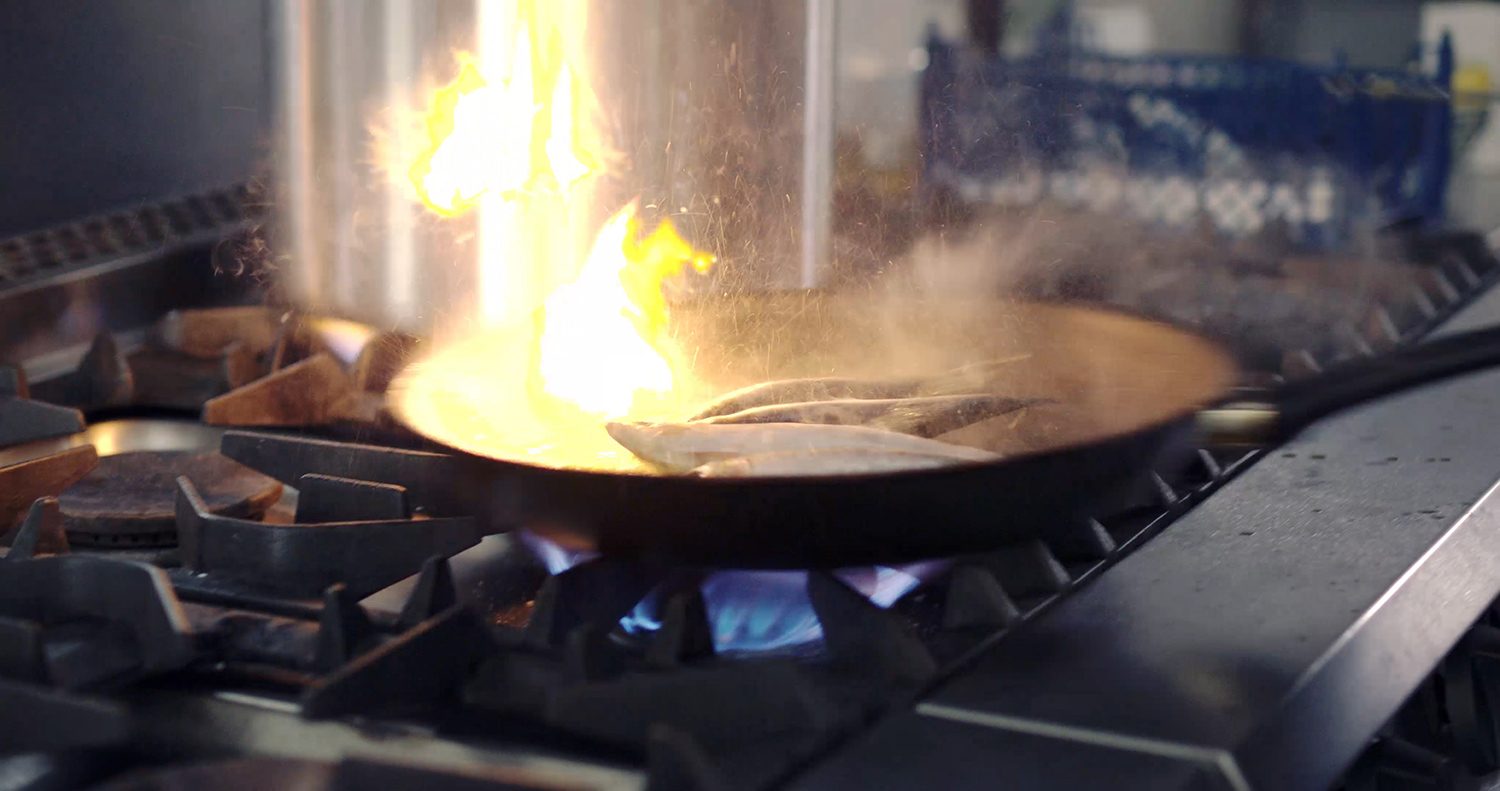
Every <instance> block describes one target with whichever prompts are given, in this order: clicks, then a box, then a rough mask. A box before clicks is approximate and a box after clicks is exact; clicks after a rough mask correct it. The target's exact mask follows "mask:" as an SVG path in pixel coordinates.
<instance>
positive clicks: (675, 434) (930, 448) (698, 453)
mask: <svg viewBox="0 0 1500 791" xmlns="http://www.w3.org/2000/svg"><path fill="white" fill-rule="evenodd" d="M605 430H607V431H608V432H609V435H610V436H611V437H613V438H614V440H615V441H616V442H618V443H620V444H621V445H622V446H624V447H625V449H627V450H629V451H630V452H631V453H634V454H635V455H636V456H638V457H640V458H641V459H644V460H646V461H648V462H652V463H654V464H658V465H661V466H662V467H665V468H667V469H669V470H675V471H678V472H685V471H687V470H691V469H693V468H694V467H699V466H702V465H704V464H707V463H709V462H713V461H720V460H723V459H730V458H734V457H737V456H755V455H761V454H767V453H786V452H793V453H795V452H809V451H820V450H821V451H827V450H836V449H851V448H874V449H885V450H888V451H906V452H909V453H918V454H925V455H930V456H948V457H951V458H956V459H961V460H966V461H994V460H996V459H999V458H1000V457H999V456H998V455H996V454H994V453H991V452H989V451H986V450H980V449H978V448H970V447H966V446H962V445H950V444H948V443H945V442H939V441H937V440H932V439H924V438H922V437H912V436H908V435H905V434H897V433H894V432H890V431H883V430H881V429H877V428H866V427H864V426H821V425H811V424H806V423H760V424H731V425H712V424H699V423H627V422H610V423H606V424H605Z"/></svg>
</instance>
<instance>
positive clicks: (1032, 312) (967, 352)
mask: <svg viewBox="0 0 1500 791" xmlns="http://www.w3.org/2000/svg"><path fill="white" fill-rule="evenodd" d="M670 332H671V334H672V336H673V343H672V346H673V347H674V350H673V356H674V357H675V358H676V359H675V362H676V364H677V365H676V368H677V370H678V371H679V374H680V381H679V383H678V388H677V392H676V393H675V394H674V396H673V398H672V399H671V400H669V401H666V402H663V403H661V404H660V405H657V406H655V407H653V408H652V409H651V410H650V411H649V413H647V414H635V415H632V417H633V418H639V419H663V420H666V419H670V418H671V417H672V416H673V415H680V414H683V413H686V412H689V411H691V410H692V409H694V408H696V406H697V405H699V404H701V403H703V402H704V401H706V400H709V399H711V398H713V397H715V396H717V395H719V394H722V393H725V392H728V391H730V390H734V389H737V388H740V387H744V386H747V385H752V384H756V383H759V382H764V381H770V380H775V379H790V378H803V377H817V376H842V377H855V378H869V379H880V378H891V377H904V376H918V375H936V374H941V373H945V372H949V371H952V370H953V369H956V368H959V367H961V366H965V365H971V364H976V363H985V362H992V361H996V360H1008V361H1010V362H1007V363H1006V364H1005V365H1003V366H1001V367H1000V368H999V370H998V373H995V372H994V369H993V368H991V371H992V374H991V375H990V376H989V377H988V378H987V381H986V383H985V384H986V386H985V388H984V389H985V390H986V391H988V392H992V393H994V394H997V395H1005V396H1012V397H1017V398H1046V399H1050V400H1051V401H1052V402H1054V403H1053V404H1049V405H1046V406H1038V407H1031V408H1028V409H1025V410H1022V411H1021V412H1019V413H1012V414H1010V415H1003V416H1000V417H997V418H993V419H991V420H987V421H984V422H981V423H978V424H974V425H972V426H970V427H968V428H965V429H961V430H959V431H957V432H954V433H952V434H949V435H946V436H945V437H943V439H945V440H948V441H952V442H959V443H962V444H967V445H973V446H975V447H981V448H985V449H987V450H992V451H996V452H998V453H1002V454H1004V455H1006V456H1016V455H1023V454H1032V453H1041V452H1045V451H1048V450H1052V449H1056V448H1061V447H1065V446H1073V445H1080V444H1086V443H1090V442H1098V441H1103V440H1106V439H1109V438H1112V437H1116V436H1120V435H1124V434H1129V433H1131V432H1134V431H1136V430H1139V429H1142V428H1145V427H1148V426H1152V425H1157V424H1160V423H1164V422H1167V421H1170V420H1173V419H1176V418H1180V417H1183V416H1185V415H1186V414H1189V413H1191V412H1193V411H1196V410H1197V409H1200V408H1202V407H1204V406H1207V405H1209V404H1210V403H1212V402H1214V401H1215V400H1217V399H1218V398H1220V397H1221V396H1222V395H1223V394H1224V393H1225V391H1226V390H1227V389H1228V388H1230V387H1232V386H1233V385H1234V383H1235V380H1236V377H1237V375H1238V374H1237V369H1236V366H1235V365H1234V363H1233V361H1232V360H1231V359H1230V357H1229V356H1228V354H1227V353H1226V352H1224V351H1223V350H1222V349H1221V348H1220V347H1219V346H1217V345H1216V344H1214V343H1212V342H1210V341H1208V340H1206V339H1203V338H1201V337H1199V336H1197V335H1194V334H1192V333H1190V332H1186V331H1183V330H1179V329H1176V328H1174V327H1169V326H1166V325H1163V324H1159V323H1156V322H1152V321H1148V320H1144V319H1140V318H1135V317H1132V316H1126V315H1122V314H1118V313H1113V312H1109V311H1104V310H1095V309H1089V308H1082V307H1070V306H1059V305H1041V304H1028V303H1020V302H1012V301H994V300H972V301H971V300H951V299H941V300H940V299H888V298H883V299H873V298H871V297H869V296H868V295H864V296H857V295H844V296H837V295H829V294H825V293H819V292H779V293H767V294H756V295H747V296H739V297H721V298H713V299H706V300H701V301H695V302H693V303H690V304H684V305H678V306H675V307H674V309H673V313H672V319H671V328H670ZM531 340H532V334H531V331H530V330H529V329H510V330H497V331H493V332H488V333H481V334H475V335H471V336H469V337H466V338H464V339H462V340H459V341H456V342H453V343H449V344H446V345H444V346H442V347H440V348H438V349H437V350H436V351H435V352H433V353H432V354H430V355H428V356H427V357H425V358H423V359H420V360H418V361H416V362H415V363H413V364H412V365H411V366H409V367H408V368H407V369H406V370H405V371H404V372H403V373H402V374H401V376H399V377H398V378H397V380H396V382H395V383H393V385H392V387H391V390H390V395H391V404H392V409H393V410H394V411H395V413H396V415H397V416H398V418H399V419H401V420H402V421H404V422H405V423H406V424H407V425H408V426H409V427H410V428H412V429H413V430H414V431H416V432H418V433H420V434H422V435H424V436H426V437H428V438H429V439H432V440H434V441H437V442H439V443H442V444H444V445H447V446H449V447H452V448H455V449H458V450H462V451H465V452H468V453H472V454H475V455H478V456H483V457H488V458H493V459H498V460H503V461H509V462H515V463H522V464H529V465H539V466H547V467H556V468H565V469H583V470H592V471H609V472H617V473H631V474H646V475H650V474H657V472H656V471H655V470H654V469H653V468H652V467H650V466H649V465H646V464H644V463H642V462H640V461H638V460H636V459H635V458H634V457H633V456H631V455H630V453H629V452H628V451H626V450H624V449H623V448H621V447H620V446H619V445H617V444H616V443H615V442H614V441H613V440H611V439H610V438H609V436H608V434H607V433H605V431H604V428H603V423H602V420H601V419H600V418H599V417H598V416H589V415H585V414H582V413H579V412H576V411H573V412H570V411H568V410H567V409H559V408H558V407H557V406H556V405H548V406H541V407H539V406H538V405H537V401H536V399H534V398H532V397H530V396H529V395H528V388H527V387H526V381H527V371H528V370H529V369H530V365H529V360H530V349H531V347H532V343H531Z"/></svg>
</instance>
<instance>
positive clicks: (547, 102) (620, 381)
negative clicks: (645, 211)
mask: <svg viewBox="0 0 1500 791" xmlns="http://www.w3.org/2000/svg"><path fill="white" fill-rule="evenodd" d="M519 8H520V9H522V10H520V11H518V12H517V13H518V14H519V16H518V17H517V18H516V19H517V20H518V22H519V24H518V25H517V28H516V30H517V32H516V45H515V48H514V49H513V50H511V55H510V76H509V79H506V80H504V81H503V82H498V83H497V82H492V81H490V80H487V79H486V78H485V76H484V75H483V74H482V73H481V71H480V68H479V66H478V65H477V63H476V61H475V59H474V58H473V57H472V56H470V55H468V54H464V53H461V54H460V55H459V65H460V69H459V74H458V76H457V77H456V78H455V79H454V81H453V82H452V83H449V84H448V85H446V86H444V87H443V88H441V89H439V90H438V91H437V92H436V94H435V95H434V97H433V101H432V107H431V110H430V112H429V113H428V115H427V131H428V138H429V142H430V145H429V146H428V148H427V149H426V150H425V151H423V152H422V153H421V155H420V156H419V157H418V158H417V159H416V161H415V162H414V163H413V164H412V166H411V168H410V173H409V175H410V178H411V181H412V184H413V185H414V186H415V187H416V189H417V194H418V195H419V196H420V197H421V200H422V201H423V203H425V204H426V205H427V206H428V207H429V208H431V209H432V210H433V211H435V212H437V213H438V214H441V215H443V216H455V215H458V214H461V213H463V212H465V211H467V210H468V209H470V208H471V207H474V206H475V205H477V204H480V203H481V202H482V201H483V202H484V209H483V210H482V211H483V212H484V213H485V217H486V218H489V219H495V218H502V217H503V218H504V219H505V221H504V222H503V223H494V224H490V225H486V224H485V223H481V227H482V228H494V229H498V230H496V231H487V233H489V235H488V236H486V237H485V238H486V244H493V245H494V248H493V249H494V250H495V253H494V254H493V255H488V254H486V255H482V256H481V258H482V260H481V263H480V266H481V272H480V286H481V303H482V305H483V304H488V303H489V302H498V301H499V299H498V298H490V297H492V296H493V295H491V294H490V292H489V291H487V290H486V288H487V287H486V286H485V283H486V282H489V283H492V284H504V283H509V282H512V280H511V278H510V277H509V276H510V275H515V278H514V280H515V281H525V279H526V277H528V276H529V275H527V272H528V271H530V268H532V267H535V266H536V265H537V262H536V261H535V260H532V259H533V258H534V257H535V256H538V255H547V254H548V253H547V251H548V250H549V249H551V250H553V251H554V254H555V251H556V249H557V247H558V246H549V244H550V243H551V242H554V241H555V239H553V238H552V236H551V235H552V234H555V233H559V232H560V233H563V234H567V233H570V232H571V231H572V229H571V228H570V227H569V226H568V218H570V217H573V216H581V214H583V213H574V212H572V211H571V207H570V206H568V205H567V203H568V200H569V198H570V197H571V192H570V187H571V186H572V185H573V184H574V183H576V182H578V181H579V180H581V179H583V178H585V177H587V176H589V175H590V174H592V173H594V172H595V167H596V165H595V159H594V158H593V157H592V156H591V155H590V154H589V153H588V152H587V151H584V150H583V149H582V148H581V147H580V146H579V144H578V138H579V135H578V131H579V130H578V128H577V123H576V120H575V118H577V117H587V116H586V115H585V114H583V113H581V112H580V109H579V106H578V105H579V97H580V96H592V94H589V93H588V92H587V86H586V85H584V84H583V83H580V82H579V81H578V78H577V76H575V73H574V71H573V69H572V67H571V66H570V65H569V64H568V63H567V61H566V58H565V57H564V56H563V54H562V53H563V51H564V50H563V48H561V47H552V48H550V49H549V48H544V47H540V46H534V44H535V42H536V41H547V42H553V41H557V40H558V31H553V30H551V29H550V28H549V27H548V26H547V24H546V20H547V19H548V18H550V17H548V16H547V14H553V13H556V12H557V8H555V7H553V6H551V5H547V6H544V5H543V4H541V3H531V2H525V0H523V2H522V3H521V4H520V6H519ZM543 12H546V13H543ZM562 18H563V17H562V16H561V15H559V16H558V17H557V18H556V19H555V20H554V26H556V25H558V24H560V22H559V21H558V20H561V19H562ZM533 24H534V25H535V27H533ZM505 35H507V36H508V35H509V34H508V33H507V34H505ZM534 36H535V38H534ZM574 51H575V52H578V51H580V50H574ZM537 53H541V54H540V56H538V55H537ZM538 97H541V98H540V100H539V98H538ZM486 196H489V197H488V198H486ZM497 198H498V201H495V199H497ZM495 203H498V204H499V205H496V206H494V209H495V211H496V213H495V214H494V215H491V214H490V212H491V209H492V204H495ZM639 230H640V229H639V227H638V221H637V219H636V216H635V207H634V205H631V206H628V207H626V208H625V209H623V210H621V211H620V212H618V213H617V214H616V215H615V216H614V217H613V218H611V219H610V220H609V221H608V222H607V223H605V225H604V227H603V229H602V230H601V231H600V232H599V234H598V235H597V237H596V238H595V240H594V242H593V246H592V248H591V251H590V253H589V255H588V257H587V260H586V262H585V263H584V266H583V268H582V270H581V271H580V272H579V274H578V276H577V278H576V279H574V280H573V281H572V282H567V283H563V284H562V285H560V286H558V287H557V288H556V289H555V290H554V291H553V292H552V294H551V295H550V296H548V297H547V298H546V299H545V301H544V303H543V307H542V312H541V314H540V320H541V323H542V326H541V330H540V332H539V333H538V334H537V336H536V341H535V343H536V347H535V365H536V368H535V371H534V373H535V374H536V378H535V380H534V381H533V380H531V379H530V378H528V389H530V388H536V389H538V390H540V392H542V393H545V394H546V395H547V396H549V397H550V398H551V399H553V401H552V403H553V404H554V405H559V404H570V405H572V406H570V407H568V409H567V410H564V412H567V411H570V410H571V411H573V412H575V413H576V411H577V410H581V411H583V412H585V413H589V414H593V415H605V416H609V417H620V416H626V415H629V414H630V413H631V411H632V409H634V408H636V406H637V405H638V404H643V403H647V402H648V401H650V400H651V398H656V397H659V396H661V395H662V394H666V393H669V392H670V391H672V389H673V387H674V383H675V377H674V374H673V370H672V366H671V363H670V362H669V359H668V355H667V354H664V353H663V352H664V350H665V349H666V347H665V341H664V337H665V334H664V330H665V328H666V325H667V318H668V316H667V302H666V298H665V297H664V296H663V293H662V285H663V282H664V281H665V280H666V279H667V278H669V277H673V276H675V275H678V274H680V273H681V272H682V271H683V270H684V269H685V267H687V266H688V265H691V266H692V267H693V268H694V269H695V270H697V271H699V272H704V271H707V269H708V268H709V267H710V266H711V265H712V263H713V261H714V259H713V257H712V256H709V255H706V254H703V253H699V252H696V251H694V250H693V248H692V246H691V245H689V244H688V243H687V242H685V241H683V239H682V237H680V236H679V235H678V234H677V232H676V229H675V228H673V226H672V223H671V222H670V221H667V222H663V223H662V224H661V226H660V227H658V228H657V229H656V230H655V231H654V232H653V233H651V234H650V235H648V236H646V237H645V238H643V239H639V238H638V233H639ZM566 246H567V245H566V244H564V245H561V247H566ZM563 257H564V258H567V256H563ZM494 290H495V292H496V293H500V294H503V293H505V287H501V286H497V287H496V288H495V289H494ZM522 291H524V289H519V290H516V291H514V292H510V293H511V294H512V295H514V294H518V293H521V292H522ZM487 299H488V301H487ZM533 304H534V303H533ZM529 309H530V306H527V307H526V310H529ZM487 315H488V314H487ZM515 315H516V314H514V313H510V314H509V317H510V318H513V317H514V316H515ZM523 315H524V314H523ZM531 392H532V394H533V395H535V393H536V391H535V390H531ZM643 397H648V398H645V399H644V400H643ZM573 407H576V409H573ZM559 414H561V413H559Z"/></svg>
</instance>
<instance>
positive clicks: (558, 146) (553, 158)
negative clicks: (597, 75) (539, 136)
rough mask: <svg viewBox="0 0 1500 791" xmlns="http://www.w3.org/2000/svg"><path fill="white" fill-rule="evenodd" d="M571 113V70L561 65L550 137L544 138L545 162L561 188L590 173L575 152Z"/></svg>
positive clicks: (553, 93) (565, 187)
mask: <svg viewBox="0 0 1500 791" xmlns="http://www.w3.org/2000/svg"><path fill="white" fill-rule="evenodd" d="M573 112H574V107H573V70H572V69H570V68H568V64H566V63H564V64H563V65H562V69H561V70H560V71H559V72H558V75H557V87H556V88H555V89H553V91H552V136H551V137H549V138H547V162H548V164H550V165H551V166H552V176H553V178H555V179H557V184H558V186H559V187H561V188H563V189H567V188H568V186H570V185H571V184H572V183H573V182H575V181H577V180H579V179H581V178H583V177H584V176H587V175H588V174H589V172H590V171H592V170H593V168H592V167H590V166H589V165H587V164H585V163H584V162H583V160H581V159H579V157H578V154H577V153H576V152H575V151H574V146H573V136H574V133H573Z"/></svg>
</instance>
